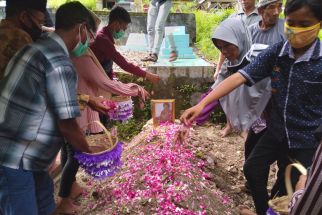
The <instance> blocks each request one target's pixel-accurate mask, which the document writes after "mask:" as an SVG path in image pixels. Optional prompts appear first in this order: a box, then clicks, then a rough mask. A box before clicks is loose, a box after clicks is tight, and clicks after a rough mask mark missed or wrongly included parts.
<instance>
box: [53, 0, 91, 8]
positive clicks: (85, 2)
mask: <svg viewBox="0 0 322 215" xmlns="http://www.w3.org/2000/svg"><path fill="white" fill-rule="evenodd" d="M71 1H75V0H48V3H47V5H48V7H50V8H56V9H57V8H58V7H59V6H60V5H62V4H65V3H66V2H71ZM80 2H81V3H82V4H83V5H85V6H86V7H87V8H88V9H91V10H95V9H96V0H81V1H80Z"/></svg>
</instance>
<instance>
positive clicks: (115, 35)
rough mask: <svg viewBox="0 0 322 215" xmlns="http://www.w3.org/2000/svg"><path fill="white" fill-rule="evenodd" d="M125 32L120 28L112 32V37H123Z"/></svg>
mask: <svg viewBox="0 0 322 215" xmlns="http://www.w3.org/2000/svg"><path fill="white" fill-rule="evenodd" d="M124 34H125V32H124V31H123V30H120V31H118V32H113V38H114V39H121V38H123V37H124Z"/></svg>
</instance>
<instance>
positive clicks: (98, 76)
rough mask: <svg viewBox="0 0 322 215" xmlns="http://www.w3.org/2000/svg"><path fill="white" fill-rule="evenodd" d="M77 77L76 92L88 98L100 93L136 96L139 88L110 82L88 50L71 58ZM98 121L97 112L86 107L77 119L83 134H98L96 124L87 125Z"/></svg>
mask: <svg viewBox="0 0 322 215" xmlns="http://www.w3.org/2000/svg"><path fill="white" fill-rule="evenodd" d="M72 61H73V63H74V66H75V68H76V71H77V75H78V86H77V88H78V90H77V92H78V93H80V94H87V95H90V96H100V95H102V94H101V93H102V91H107V92H109V93H111V94H116V95H125V96H138V94H139V91H140V86H139V85H137V84H133V83H129V84H124V83H122V82H119V81H112V80H111V79H110V78H109V77H108V76H107V75H106V74H105V72H104V70H103V68H102V67H101V65H100V64H99V62H98V60H97V59H96V57H95V55H94V54H93V52H92V51H91V50H90V49H89V50H88V51H87V53H86V54H85V55H83V56H81V57H76V58H72ZM96 120H98V121H99V116H98V112H96V111H93V110H92V109H90V108H88V107H86V108H85V109H84V110H83V111H82V113H81V116H80V117H78V118H77V122H78V124H79V126H80V127H81V128H82V129H83V130H84V132H86V131H89V132H90V133H98V132H101V131H102V128H100V127H99V126H98V125H96V124H91V125H88V123H91V122H93V121H96Z"/></svg>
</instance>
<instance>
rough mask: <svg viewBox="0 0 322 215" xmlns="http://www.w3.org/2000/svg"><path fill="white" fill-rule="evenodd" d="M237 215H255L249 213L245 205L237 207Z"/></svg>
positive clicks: (251, 212)
mask: <svg viewBox="0 0 322 215" xmlns="http://www.w3.org/2000/svg"><path fill="white" fill-rule="evenodd" d="M237 210H238V213H239V215H257V214H256V213H255V212H253V211H251V210H250V209H249V207H247V206H245V205H239V206H238V207H237Z"/></svg>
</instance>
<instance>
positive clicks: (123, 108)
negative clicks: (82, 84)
mask: <svg viewBox="0 0 322 215" xmlns="http://www.w3.org/2000/svg"><path fill="white" fill-rule="evenodd" d="M111 103H114V104H115V105H116V108H112V109H110V110H109V112H108V115H109V118H110V119H111V120H119V121H127V120H128V119H130V118H132V117H133V102H132V99H131V96H114V97H112V98H111V101H104V102H103V104H104V105H106V106H109V107H110V106H111Z"/></svg>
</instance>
